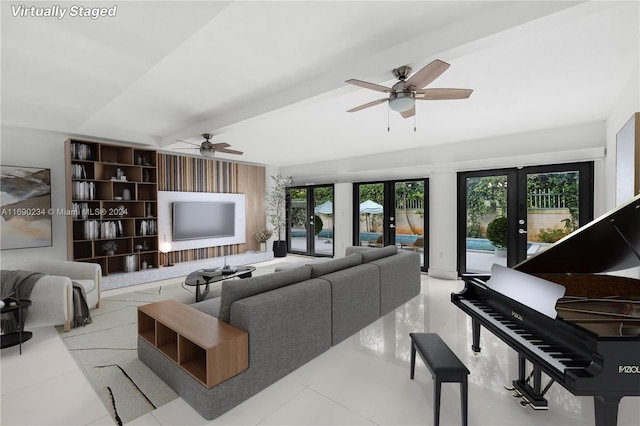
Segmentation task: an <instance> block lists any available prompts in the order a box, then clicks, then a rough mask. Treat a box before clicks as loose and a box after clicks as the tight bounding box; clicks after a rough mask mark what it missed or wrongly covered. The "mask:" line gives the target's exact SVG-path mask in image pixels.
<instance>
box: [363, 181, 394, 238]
mask: <svg viewBox="0 0 640 426" xmlns="http://www.w3.org/2000/svg"><path fill="white" fill-rule="evenodd" d="M384 187H385V185H384V183H383V182H378V183H360V184H356V188H357V190H356V191H355V192H354V194H355V197H356V200H355V201H356V203H355V204H356V205H355V206H354V213H355V214H356V216H357V225H356V226H354V229H355V230H357V231H356V233H355V235H354V237H355V241H354V245H360V246H366V247H384V246H385V245H386V244H385V242H386V241H389V238H390V237H389V233H390V232H391V231H392V230H393V228H390V227H389V226H388V225H387V224H386V223H385V214H384V213H385V209H384V206H385V188H384Z"/></svg>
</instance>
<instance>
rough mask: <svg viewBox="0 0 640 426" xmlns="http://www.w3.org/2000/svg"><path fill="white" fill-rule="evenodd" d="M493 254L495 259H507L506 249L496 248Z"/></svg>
mask: <svg viewBox="0 0 640 426" xmlns="http://www.w3.org/2000/svg"><path fill="white" fill-rule="evenodd" d="M494 253H495V255H496V257H507V249H505V248H497V249H495V252H494Z"/></svg>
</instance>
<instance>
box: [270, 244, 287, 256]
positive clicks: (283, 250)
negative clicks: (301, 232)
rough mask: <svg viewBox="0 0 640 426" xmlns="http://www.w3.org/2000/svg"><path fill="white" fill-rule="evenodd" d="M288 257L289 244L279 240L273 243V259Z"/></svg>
mask: <svg viewBox="0 0 640 426" xmlns="http://www.w3.org/2000/svg"><path fill="white" fill-rule="evenodd" d="M286 255H287V242H286V241H284V240H277V241H274V242H273V257H285V256H286Z"/></svg>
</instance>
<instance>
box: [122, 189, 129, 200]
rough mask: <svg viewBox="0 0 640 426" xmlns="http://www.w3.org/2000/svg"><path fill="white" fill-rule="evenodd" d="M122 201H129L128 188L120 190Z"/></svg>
mask: <svg viewBox="0 0 640 426" xmlns="http://www.w3.org/2000/svg"><path fill="white" fill-rule="evenodd" d="M122 199H123V200H125V201H129V200H131V191H130V190H129V188H125V189H123V190H122Z"/></svg>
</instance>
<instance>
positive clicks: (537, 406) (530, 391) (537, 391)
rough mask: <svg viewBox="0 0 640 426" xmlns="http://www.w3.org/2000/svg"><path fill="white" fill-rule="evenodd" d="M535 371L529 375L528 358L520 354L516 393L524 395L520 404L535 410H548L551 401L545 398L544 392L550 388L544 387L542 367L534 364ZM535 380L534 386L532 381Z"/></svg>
mask: <svg viewBox="0 0 640 426" xmlns="http://www.w3.org/2000/svg"><path fill="white" fill-rule="evenodd" d="M532 365H533V371H532V372H531V375H530V376H529V377H527V359H526V358H525V357H524V356H522V355H521V354H518V380H514V381H513V388H514V389H515V391H516V395H518V396H520V397H522V399H523V400H522V401H521V402H520V405H522V406H524V407H526V406H527V405H528V406H530V407H531V408H533V409H534V410H548V409H549V403H548V402H547V400H546V399H545V398H544V393H545V392H546V391H547V390H548V387H547V389H545V390H544V391H542V392H541V389H542V369H541V368H540V367H539V366H537V365H536V364H533V363H532ZM531 380H533V386H532V385H531V384H530V381H531Z"/></svg>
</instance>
